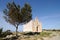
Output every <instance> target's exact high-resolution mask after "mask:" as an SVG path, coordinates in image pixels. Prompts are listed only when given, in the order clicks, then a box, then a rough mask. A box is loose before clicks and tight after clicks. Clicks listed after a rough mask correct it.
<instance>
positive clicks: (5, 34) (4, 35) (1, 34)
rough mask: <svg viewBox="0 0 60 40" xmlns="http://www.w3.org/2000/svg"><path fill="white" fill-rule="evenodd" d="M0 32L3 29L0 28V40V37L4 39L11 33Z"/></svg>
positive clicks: (8, 31)
mask: <svg viewBox="0 0 60 40" xmlns="http://www.w3.org/2000/svg"><path fill="white" fill-rule="evenodd" d="M2 30H3V29H2V28H1V29H0V38H1V37H6V36H7V35H10V34H12V32H11V31H10V30H7V31H5V32H3V31H2Z"/></svg>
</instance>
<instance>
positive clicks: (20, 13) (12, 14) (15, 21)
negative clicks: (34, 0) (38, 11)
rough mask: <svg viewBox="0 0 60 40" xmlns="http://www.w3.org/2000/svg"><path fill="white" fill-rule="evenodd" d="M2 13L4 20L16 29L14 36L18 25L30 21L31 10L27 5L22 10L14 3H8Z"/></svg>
mask: <svg viewBox="0 0 60 40" xmlns="http://www.w3.org/2000/svg"><path fill="white" fill-rule="evenodd" d="M3 12H4V14H5V16H4V18H5V20H6V21H7V22H9V23H10V24H12V25H14V26H15V27H16V35H17V29H18V26H19V24H25V23H27V22H29V21H30V20H31V19H32V14H31V12H32V9H31V6H30V5H29V4H27V3H26V4H25V5H24V6H23V7H22V8H21V7H20V6H19V5H16V4H15V3H14V2H12V3H8V4H7V9H5V10H4V11H3Z"/></svg>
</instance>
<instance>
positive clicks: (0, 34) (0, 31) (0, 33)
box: [0, 28, 2, 37]
mask: <svg viewBox="0 0 60 40" xmlns="http://www.w3.org/2000/svg"><path fill="white" fill-rule="evenodd" d="M1 36H2V28H0V37H1Z"/></svg>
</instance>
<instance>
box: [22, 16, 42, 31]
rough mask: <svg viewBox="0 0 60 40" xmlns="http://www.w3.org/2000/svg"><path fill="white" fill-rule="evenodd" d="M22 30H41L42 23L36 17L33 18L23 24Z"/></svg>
mask: <svg viewBox="0 0 60 40" xmlns="http://www.w3.org/2000/svg"><path fill="white" fill-rule="evenodd" d="M23 32H42V24H41V22H39V20H38V18H37V17H36V18H35V19H34V20H31V21H30V22H28V23H27V24H24V25H23Z"/></svg>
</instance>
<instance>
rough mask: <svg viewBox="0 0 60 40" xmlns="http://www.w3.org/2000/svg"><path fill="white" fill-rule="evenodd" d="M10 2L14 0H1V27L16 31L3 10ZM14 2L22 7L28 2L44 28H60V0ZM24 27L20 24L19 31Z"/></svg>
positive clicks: (15, 0)
mask: <svg viewBox="0 0 60 40" xmlns="http://www.w3.org/2000/svg"><path fill="white" fill-rule="evenodd" d="M8 2H12V0H0V28H2V27H3V30H8V29H9V30H12V31H15V27H14V26H13V25H11V24H10V23H7V22H6V21H5V20H4V18H3V16H4V14H3V10H4V9H5V8H6V4H7V3H8ZM14 2H15V3H16V4H19V5H21V7H23V5H24V3H26V2H28V3H29V4H30V5H31V7H32V15H33V16H32V17H33V19H35V17H36V16H37V17H38V19H39V21H40V22H41V23H42V28H43V29H60V0H14ZM22 29H23V27H22V26H21V25H20V26H19V29H18V31H22Z"/></svg>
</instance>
